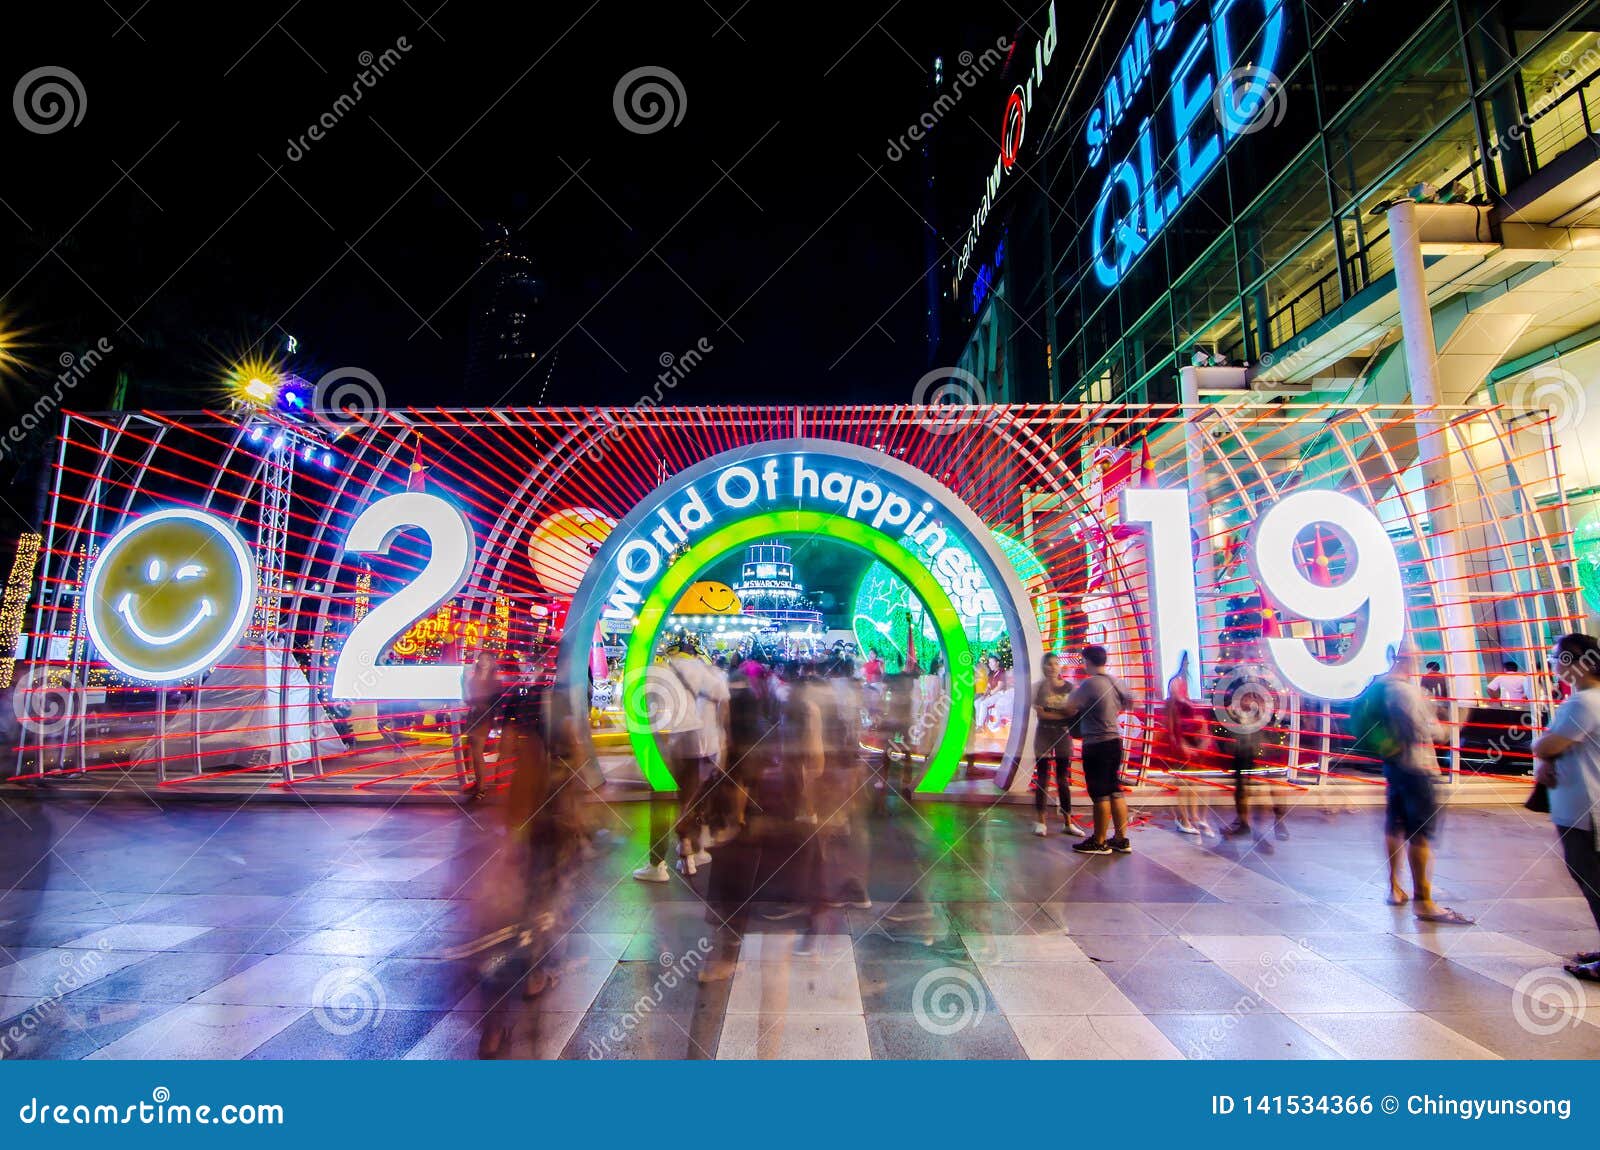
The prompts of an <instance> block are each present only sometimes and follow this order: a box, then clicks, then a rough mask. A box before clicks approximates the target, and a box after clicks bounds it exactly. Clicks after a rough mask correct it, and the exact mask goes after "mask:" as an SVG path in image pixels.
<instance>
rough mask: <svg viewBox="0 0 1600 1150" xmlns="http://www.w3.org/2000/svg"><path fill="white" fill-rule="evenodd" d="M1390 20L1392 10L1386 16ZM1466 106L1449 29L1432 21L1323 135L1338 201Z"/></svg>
mask: <svg viewBox="0 0 1600 1150" xmlns="http://www.w3.org/2000/svg"><path fill="white" fill-rule="evenodd" d="M1388 12H1389V15H1390V18H1393V9H1389V10H1388ZM1466 100H1467V77H1466V70H1465V68H1464V67H1463V66H1462V64H1461V57H1460V52H1459V46H1458V44H1457V41H1456V37H1455V23H1454V19H1453V17H1451V16H1450V14H1449V13H1444V14H1443V15H1442V16H1441V17H1440V18H1439V19H1437V20H1435V21H1434V22H1433V24H1432V25H1431V26H1430V27H1429V29H1428V31H1427V32H1426V33H1425V34H1424V35H1423V36H1422V37H1421V38H1420V39H1419V40H1418V42H1417V43H1416V44H1414V45H1413V46H1412V47H1411V48H1410V49H1408V50H1407V51H1406V53H1405V55H1404V56H1403V57H1402V58H1401V59H1400V60H1399V61H1397V62H1396V63H1395V65H1394V66H1393V67H1391V68H1390V69H1389V70H1388V72H1386V73H1385V75H1383V76H1382V77H1381V78H1379V79H1378V80H1377V81H1376V82H1374V83H1373V84H1372V85H1371V86H1370V88H1369V89H1368V90H1367V92H1366V94H1365V95H1363V96H1362V97H1361V98H1360V99H1359V100H1357V101H1356V103H1355V104H1354V105H1352V106H1351V108H1350V111H1349V113H1348V114H1347V115H1346V116H1344V118H1343V119H1341V120H1340V121H1339V123H1337V124H1336V125H1334V126H1333V128H1331V129H1330V130H1329V132H1328V162H1329V164H1330V166H1331V169H1332V173H1331V174H1332V176H1333V180H1334V184H1335V186H1336V188H1337V189H1338V193H1339V199H1340V200H1341V201H1348V200H1350V199H1351V198H1353V197H1355V196H1356V195H1358V194H1360V193H1361V192H1363V191H1365V190H1366V189H1367V188H1368V187H1369V186H1370V185H1371V184H1372V183H1373V182H1374V181H1375V180H1377V179H1379V178H1380V177H1381V176H1382V175H1383V173H1384V171H1385V170H1386V169H1387V168H1388V167H1389V166H1390V165H1391V164H1393V163H1394V158H1395V157H1396V156H1399V155H1404V154H1405V153H1406V152H1407V151H1409V150H1410V149H1411V148H1413V147H1414V146H1415V145H1416V144H1417V143H1418V141H1420V140H1422V139H1424V138H1425V137H1426V136H1427V135H1428V133H1429V132H1431V131H1432V130H1433V129H1434V127H1435V126H1436V125H1438V124H1440V123H1443V122H1444V121H1445V120H1447V119H1449V118H1450V117H1452V116H1453V115H1454V114H1455V113H1456V111H1457V110H1458V109H1459V108H1460V107H1461V106H1462V105H1463V104H1465V102H1466Z"/></svg>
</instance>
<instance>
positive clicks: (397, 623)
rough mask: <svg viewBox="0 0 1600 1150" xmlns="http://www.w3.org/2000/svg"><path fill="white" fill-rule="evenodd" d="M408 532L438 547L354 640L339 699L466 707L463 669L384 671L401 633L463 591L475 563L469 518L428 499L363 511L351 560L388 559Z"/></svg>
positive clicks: (339, 670)
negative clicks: (383, 659) (447, 702)
mask: <svg viewBox="0 0 1600 1150" xmlns="http://www.w3.org/2000/svg"><path fill="white" fill-rule="evenodd" d="M408 527H418V528H421V529H422V531H423V532H424V533H426V534H427V536H428V542H429V544H430V545H431V547H432V553H431V554H430V555H429V556H428V562H427V565H426V566H424V567H423V569H422V570H421V571H420V572H418V574H417V577H416V578H415V579H413V580H412V581H411V582H410V583H408V584H406V585H405V586H404V587H402V588H400V590H398V591H396V592H395V593H394V594H393V595H391V596H390V597H389V598H388V599H386V600H384V602H382V603H380V604H378V606H376V607H374V608H373V609H372V611H371V612H370V613H369V614H368V615H367V617H366V618H364V619H362V620H361V622H359V623H357V624H356V626H355V629H354V630H353V631H351V632H350V637H349V638H348V639H346V640H345V644H344V649H343V650H341V651H340V652H339V658H338V659H337V660H336V661H335V662H334V665H333V685H332V691H331V693H332V696H333V697H334V698H335V699H354V700H358V701H372V700H375V699H459V698H461V696H462V694H463V684H462V671H463V670H464V668H463V667H462V666H461V664H459V663H453V664H451V663H441V664H434V665H432V666H419V667H380V666H378V658H379V656H381V655H382V654H383V653H384V652H385V651H387V650H388V649H389V647H390V646H391V645H392V644H393V643H394V641H395V638H396V637H397V636H398V635H399V634H400V633H401V632H402V631H404V630H405V629H406V628H407V627H409V626H410V625H411V624H412V623H413V622H415V621H416V620H418V619H421V618H422V617H424V616H425V615H428V614H430V613H431V612H432V611H433V609H434V608H435V607H437V606H438V605H439V604H440V603H443V602H444V601H445V600H446V599H449V598H450V597H451V596H452V595H454V594H455V593H456V592H457V591H459V590H461V587H462V585H463V584H464V583H466V581H467V576H468V574H469V573H470V572H471V571H472V563H473V560H474V558H475V557H476V552H477V545H476V544H475V543H474V541H473V538H472V525H471V524H470V523H468V522H467V517H466V515H464V514H463V513H462V512H461V510H460V509H459V508H457V507H454V506H452V505H451V504H449V503H446V502H445V501H444V500H443V499H440V498H439V497H438V496H437V495H428V494H426V493H425V492H421V491H407V492H404V493H401V494H398V495H390V496H388V497H387V498H384V499H380V500H378V502H376V503H374V504H372V505H371V506H370V507H368V508H367V509H366V510H365V511H363V512H362V513H361V515H360V516H359V517H358V518H357V519H356V521H355V523H354V524H352V525H351V527H350V534H349V536H348V537H347V538H346V539H345V544H344V549H345V553H346V554H352V555H387V554H388V553H389V547H390V545H391V544H392V543H393V542H394V540H395V537H396V536H398V535H399V534H400V533H401V532H403V531H404V530H406V528H408Z"/></svg>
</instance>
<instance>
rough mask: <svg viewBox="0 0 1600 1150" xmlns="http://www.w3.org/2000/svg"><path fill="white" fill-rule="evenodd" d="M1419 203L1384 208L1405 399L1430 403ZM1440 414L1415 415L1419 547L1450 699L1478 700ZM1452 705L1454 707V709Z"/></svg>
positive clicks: (1430, 344) (1435, 374) (1431, 367)
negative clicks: (1420, 490) (1421, 516)
mask: <svg viewBox="0 0 1600 1150" xmlns="http://www.w3.org/2000/svg"><path fill="white" fill-rule="evenodd" d="M1418 215H1419V213H1418V212H1417V205H1416V204H1414V203H1411V202H1410V201H1406V202H1403V203H1399V204H1396V205H1395V206H1394V207H1392V208H1390V209H1389V244H1390V247H1391V249H1392V250H1393V252H1394V278H1395V285H1396V287H1397V288H1398V290H1399V297H1400V331H1401V336H1402V338H1403V340H1404V342H1405V362H1406V376H1407V378H1408V379H1409V381H1410V385H1411V402H1412V403H1414V404H1417V405H1418V406H1429V405H1434V404H1440V403H1443V402H1444V399H1443V397H1442V396H1441V394H1440V386H1439V350H1438V347H1437V345H1436V344H1435V342H1434V337H1433V312H1432V310H1431V309H1430V308H1429V306H1428V285H1427V280H1426V278H1425V277H1424V275H1423V264H1422V236H1421V227H1420V221H1419V218H1418ZM1443 423H1444V420H1443V418H1442V417H1441V416H1440V415H1439V414H1437V413H1434V412H1426V413H1419V414H1418V415H1417V418H1416V429H1417V437H1418V443H1417V455H1418V462H1419V463H1420V464H1421V466H1422V477H1423V482H1424V483H1426V484H1427V485H1428V490H1427V491H1426V492H1425V501H1426V506H1427V509H1428V519H1429V522H1430V523H1431V525H1432V528H1433V530H1432V533H1431V536H1430V538H1429V539H1428V540H1426V541H1425V542H1424V546H1430V547H1433V546H1437V550H1438V551H1439V552H1442V553H1440V554H1436V555H1435V558H1434V565H1435V570H1436V571H1437V572H1438V575H1439V578H1440V580H1441V581H1440V583H1439V585H1438V586H1436V587H1435V588H1434V595H1435V598H1436V600H1437V601H1438V604H1439V614H1440V620H1441V622H1442V623H1443V625H1444V632H1443V636H1442V637H1443V639H1444V645H1445V647H1446V648H1447V651H1446V654H1445V674H1446V675H1447V676H1448V677H1449V679H1450V696H1451V698H1452V699H1457V700H1476V699H1480V698H1482V690H1481V683H1482V660H1481V659H1480V658H1479V656H1478V634H1477V628H1476V627H1475V626H1474V624H1473V620H1472V606H1471V601H1470V599H1469V598H1468V590H1469V586H1470V585H1469V583H1468V582H1467V571H1466V565H1465V563H1464V562H1463V560H1462V558H1461V555H1460V540H1461V537H1460V534H1459V532H1460V526H1461V525H1460V521H1459V517H1458V516H1457V514H1456V506H1455V463H1454V459H1453V457H1452V456H1451V453H1450V436H1449V433H1448V432H1445V431H1443V430H1441V427H1442V424H1443ZM1452 709H1453V708H1452Z"/></svg>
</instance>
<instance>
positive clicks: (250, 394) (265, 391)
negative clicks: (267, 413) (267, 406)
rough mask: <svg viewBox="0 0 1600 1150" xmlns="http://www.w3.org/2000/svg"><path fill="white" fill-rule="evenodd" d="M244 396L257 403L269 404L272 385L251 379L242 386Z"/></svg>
mask: <svg viewBox="0 0 1600 1150" xmlns="http://www.w3.org/2000/svg"><path fill="white" fill-rule="evenodd" d="M244 395H245V398H246V399H252V400H254V401H255V402H257V403H270V402H272V385H271V384H270V383H268V382H267V381H266V380H264V379H252V380H250V381H249V382H248V383H246V384H245V385H244Z"/></svg>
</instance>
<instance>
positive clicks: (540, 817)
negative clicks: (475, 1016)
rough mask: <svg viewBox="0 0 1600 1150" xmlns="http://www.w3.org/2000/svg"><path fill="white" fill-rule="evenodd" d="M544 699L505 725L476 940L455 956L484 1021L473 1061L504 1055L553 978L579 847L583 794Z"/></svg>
mask: <svg viewBox="0 0 1600 1150" xmlns="http://www.w3.org/2000/svg"><path fill="white" fill-rule="evenodd" d="M543 714H544V709H543V700H542V698H541V697H540V696H537V695H535V696H530V697H529V698H527V699H524V700H520V701H519V705H518V706H516V707H515V708H513V709H511V710H510V711H509V712H508V713H507V715H506V716H505V727H504V734H503V735H502V744H501V755H502V759H503V760H504V759H506V758H509V759H510V761H511V764H512V768H511V770H512V774H511V780H510V783H509V785H508V787H507V792H506V804H505V823H504V830H505V836H504V839H503V840H502V842H501V844H500V846H499V848H498V850H497V852H496V856H495V858H494V859H493V860H492V861H491V865H490V866H488V867H486V868H485V871H486V875H487V881H488V883H489V884H490V889H489V890H488V891H486V892H485V897H483V898H482V899H480V900H478V901H477V903H475V905H477V906H479V907H480V908H481V915H482V921H481V922H480V926H482V927H484V928H486V929H485V932H484V933H483V934H482V935H481V936H480V937H479V938H478V939H477V940H476V941H475V942H474V943H471V944H468V946H467V947H466V948H463V950H464V953H463V954H462V955H461V956H462V957H466V956H470V957H473V958H474V959H475V961H476V962H477V964H478V970H479V974H480V977H481V985H480V988H479V989H480V993H481V994H482V995H483V996H484V1001H483V1006H484V1015H483V1018H482V1020H481V1023H480V1032H479V1047H478V1052H479V1056H480V1057H483V1058H502V1057H506V1056H507V1055H508V1054H509V1052H510V1045H511V1034H512V1024H513V1022H514V1021H515V1019H516V1018H517V1017H518V1016H519V1015H520V1014H521V1012H522V1010H523V1009H524V1007H523V1004H524V1003H525V1002H526V1001H528V1000H533V999H537V998H538V996H539V995H541V994H543V993H544V992H545V991H546V990H548V989H550V988H551V987H553V986H554V985H555V984H556V983H557V982H558V981H559V979H560V965H561V962H562V960H563V957H564V948H563V945H562V943H563V940H564V939H565V937H566V934H567V931H568V928H569V920H570V918H571V913H570V912H571V902H572V892H573V888H574V886H575V883H576V880H577V869H578V867H579V865H580V863H581V858H582V849H583V842H584V826H583V812H582V809H581V805H580V793H581V791H582V790H583V785H582V783H581V781H580V780H579V779H578V776H577V773H576V772H575V771H574V770H573V765H572V763H571V762H570V760H569V759H568V758H567V757H566V756H565V755H563V754H554V753H552V747H559V746H560V745H561V744H562V742H563V740H562V738H561V736H560V734H559V733H557V734H555V735H553V736H552V735H551V734H550V733H549V732H548V731H547V730H546V729H545V728H544V724H543V721H542V716H543Z"/></svg>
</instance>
